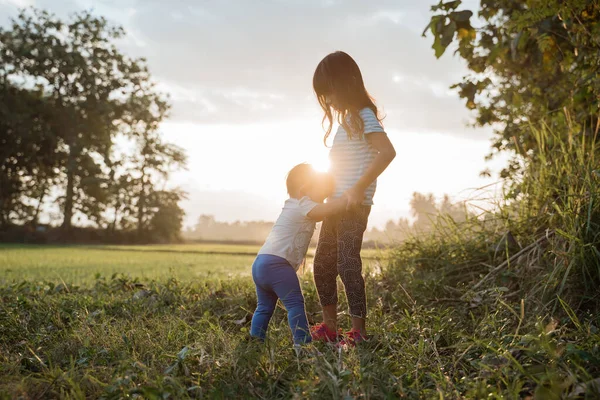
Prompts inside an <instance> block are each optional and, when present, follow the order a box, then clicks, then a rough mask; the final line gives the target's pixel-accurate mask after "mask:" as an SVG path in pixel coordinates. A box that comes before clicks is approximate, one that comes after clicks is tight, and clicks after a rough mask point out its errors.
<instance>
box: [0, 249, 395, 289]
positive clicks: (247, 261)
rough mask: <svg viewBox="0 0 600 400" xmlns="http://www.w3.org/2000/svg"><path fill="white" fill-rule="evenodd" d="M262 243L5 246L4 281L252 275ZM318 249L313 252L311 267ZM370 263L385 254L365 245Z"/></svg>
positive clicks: (0, 263) (0, 275)
mask: <svg viewBox="0 0 600 400" xmlns="http://www.w3.org/2000/svg"><path fill="white" fill-rule="evenodd" d="M259 248H260V246H256V245H254V246H253V245H229V244H182V245H152V246H37V245H0V282H13V281H21V280H34V281H44V280H48V281H58V282H61V281H64V282H66V283H71V284H79V285H81V284H89V283H91V282H93V281H94V280H95V277H96V276H97V275H100V276H104V277H110V276H112V275H113V274H124V275H128V276H131V277H136V278H139V279H141V280H146V281H147V280H160V279H164V278H170V277H174V278H176V279H178V280H184V281H193V280H200V281H201V280H204V279H207V278H212V277H217V278H229V277H234V276H236V277H239V276H249V275H250V267H251V265H252V262H253V261H254V257H255V256H256V253H257V252H258V250H259ZM313 254H314V249H311V250H310V251H309V254H308V258H307V264H308V265H309V266H310V264H311V262H312V255H313ZM363 256H364V257H365V262H366V263H369V262H372V261H373V260H377V259H379V258H384V257H385V251H384V250H375V249H366V250H364V251H363Z"/></svg>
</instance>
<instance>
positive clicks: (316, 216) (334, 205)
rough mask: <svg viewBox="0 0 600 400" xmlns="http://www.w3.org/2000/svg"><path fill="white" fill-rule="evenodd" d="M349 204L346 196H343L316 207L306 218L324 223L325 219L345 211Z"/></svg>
mask: <svg viewBox="0 0 600 400" xmlns="http://www.w3.org/2000/svg"><path fill="white" fill-rule="evenodd" d="M347 203H348V199H347V198H346V196H342V197H339V198H337V199H335V200H331V201H328V202H327V203H323V204H319V205H317V206H315V207H314V208H313V209H312V210H310V212H309V213H308V214H306V216H307V217H308V218H310V219H312V220H315V221H323V219H324V218H326V217H329V216H330V215H333V214H337V213H338V212H340V211H343V210H345V209H346V204H347Z"/></svg>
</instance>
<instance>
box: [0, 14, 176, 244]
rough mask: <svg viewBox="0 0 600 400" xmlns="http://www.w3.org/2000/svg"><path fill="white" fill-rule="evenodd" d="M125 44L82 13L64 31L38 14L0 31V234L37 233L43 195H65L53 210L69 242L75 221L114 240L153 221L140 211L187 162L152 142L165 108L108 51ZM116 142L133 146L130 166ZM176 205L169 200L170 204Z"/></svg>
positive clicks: (118, 32)
mask: <svg viewBox="0 0 600 400" xmlns="http://www.w3.org/2000/svg"><path fill="white" fill-rule="evenodd" d="M124 35H125V32H124V30H123V29H122V28H121V27H118V26H112V25H110V24H109V23H108V22H107V21H106V20H105V19H104V18H98V17H95V16H93V15H92V14H91V13H90V12H82V13H78V14H74V15H73V16H71V17H70V19H69V20H68V21H63V20H60V19H58V18H57V17H56V16H54V15H52V14H49V13H47V12H45V11H41V10H38V9H30V10H24V11H22V12H21V13H20V14H19V16H18V17H17V18H16V19H14V20H13V21H12V25H11V27H10V29H8V30H0V84H1V85H2V88H0V89H2V96H3V98H2V108H1V109H0V112H1V113H2V117H3V118H2V123H0V129H1V130H2V132H3V133H4V135H3V136H4V137H6V138H7V139H3V140H4V142H3V153H2V154H0V155H1V156H2V158H0V162H1V164H0V165H1V168H2V170H3V171H5V172H6V173H5V174H3V178H2V182H1V184H2V187H3V188H4V187H6V189H3V191H2V193H1V194H0V197H1V200H2V202H1V204H2V209H1V213H0V215H2V220H1V221H2V223H3V224H4V225H6V224H9V223H13V224H14V223H24V222H33V223H37V220H38V215H39V211H40V208H41V205H42V204H43V202H44V200H45V199H48V197H49V196H48V194H49V193H50V192H53V193H56V192H62V193H63V195H62V196H61V197H60V198H59V199H58V203H59V204H60V205H61V209H62V217H63V223H62V225H63V228H64V229H65V233H66V234H67V238H68V237H69V234H72V232H71V225H72V219H73V216H75V215H76V216H77V219H78V220H80V221H82V222H84V223H86V224H90V223H91V224H94V225H96V226H105V227H110V229H112V230H113V231H114V230H116V229H117V227H120V226H121V224H120V221H121V220H123V224H122V225H123V227H124V228H129V229H131V228H132V225H133V224H137V225H138V229H139V230H140V232H141V231H143V229H141V228H139V227H143V225H144V224H145V221H149V220H151V219H152V218H153V216H152V215H149V214H147V213H146V208H148V207H147V204H146V202H147V201H149V199H150V198H159V197H160V198H164V197H165V195H164V193H165V190H164V188H163V189H161V190H158V189H157V188H156V187H157V186H158V185H159V184H162V183H163V181H164V180H165V179H166V178H167V177H168V174H169V172H170V171H171V170H172V169H174V168H180V167H183V166H185V162H186V159H185V155H184V153H183V151H182V150H181V149H178V148H176V147H175V146H173V145H171V144H168V143H164V142H163V140H162V138H161V136H160V135H159V134H158V128H159V124H160V122H161V121H162V120H163V119H164V118H165V117H166V116H167V113H168V109H169V104H168V101H167V99H166V98H165V97H164V95H162V94H161V93H158V92H157V91H156V89H155V85H154V83H153V82H152V80H151V77H150V74H149V72H148V69H147V67H146V64H145V60H143V59H132V58H129V57H127V56H126V55H124V54H122V53H121V52H120V50H119V49H118V48H117V47H116V45H115V41H117V40H119V39H120V38H122V37H123V36H124ZM117 138H120V139H121V140H126V139H127V138H129V140H131V141H133V142H135V144H136V147H137V149H135V151H134V153H133V154H134V155H133V156H127V155H125V154H122V153H118V150H115V146H114V144H115V141H116V139H117ZM136 157H137V158H136ZM140 157H141V158H143V160H142V161H139V162H137V163H136V161H138V159H139V158H140ZM132 164H133V165H132ZM148 170H151V171H156V172H157V173H156V174H150V175H149V173H150V171H148ZM138 172H139V174H138ZM140 175H141V177H140ZM4 181H6V182H4ZM58 186H61V187H62V190H58V189H57V187H58ZM136 187H137V191H136ZM34 188H35V189H34ZM132 190H133V191H134V193H131V191H132ZM155 191H156V192H157V193H156V194H155V193H154V192H155ZM161 193H162V194H161ZM181 195H182V193H181V192H180V191H177V190H176V191H173V192H172V195H171V197H173V196H179V198H181V197H182V196H181ZM161 196H162V197H161ZM54 201H55V202H56V201H57V200H56V199H54ZM177 207H178V206H177ZM155 208H156V207H155ZM178 212H181V209H179V210H178ZM160 229H163V230H164V229H166V227H161V228H160ZM160 235H162V236H164V235H163V234H160ZM160 235H159V236H160ZM169 235H171V234H169ZM139 236H140V240H145V239H146V238H147V237H148V236H150V235H141V234H140V235H139ZM171 236H172V235H171Z"/></svg>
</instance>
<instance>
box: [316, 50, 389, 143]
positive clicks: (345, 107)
mask: <svg viewBox="0 0 600 400" xmlns="http://www.w3.org/2000/svg"><path fill="white" fill-rule="evenodd" d="M313 89H314V91H315V94H316V95H317V100H318V101H319V104H320V105H321V108H322V109H323V111H324V112H325V115H324V116H323V125H324V124H325V120H327V121H328V122H329V126H328V127H327V130H326V132H325V137H324V138H323V142H324V143H325V145H327V138H328V137H329V135H330V134H331V129H332V128H333V115H334V114H336V115H337V120H338V122H339V124H340V125H341V126H342V127H343V128H344V129H345V130H346V133H347V134H348V136H349V137H353V136H355V135H357V136H358V137H359V138H361V139H362V137H363V130H364V122H363V120H362V118H361V117H360V115H359V112H360V110H362V109H363V108H370V109H371V110H373V112H374V113H375V116H376V117H377V119H380V118H379V116H378V113H377V106H375V102H374V100H373V98H372V97H371V96H370V95H369V93H368V92H367V89H365V84H364V82H363V77H362V74H361V73H360V68H358V64H356V61H354V59H353V58H352V57H350V56H349V55H348V54H347V53H344V52H343V51H336V52H335V53H331V54H329V55H328V56H326V57H325V58H324V59H322V60H321V62H320V63H319V65H317V68H316V69H315V74H314V76H313ZM328 96H329V97H331V96H333V97H334V98H335V102H334V104H331V103H329V102H328V101H327V97H328Z"/></svg>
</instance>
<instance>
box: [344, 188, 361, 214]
mask: <svg viewBox="0 0 600 400" xmlns="http://www.w3.org/2000/svg"><path fill="white" fill-rule="evenodd" d="M344 195H345V196H346V198H347V202H346V210H350V209H352V208H355V207H358V206H360V205H361V204H362V203H363V201H364V200H365V192H359V191H357V190H356V189H349V190H347V191H346V192H344Z"/></svg>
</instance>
